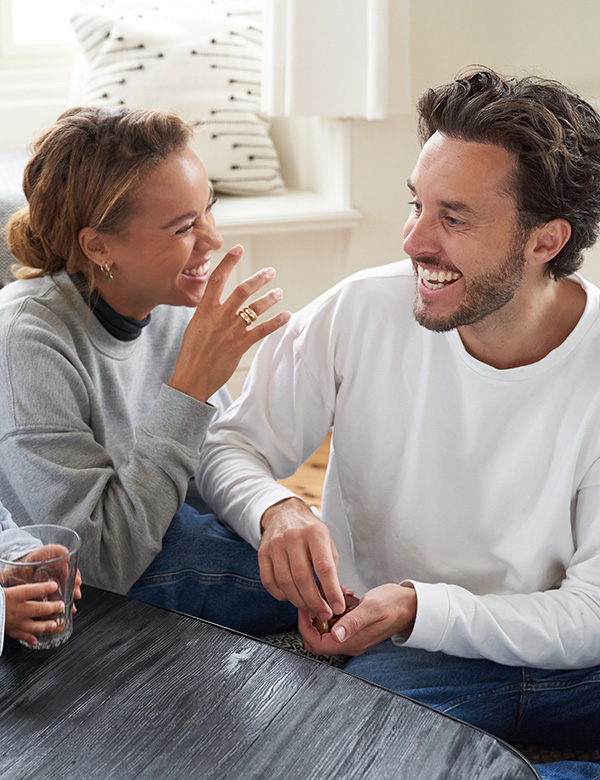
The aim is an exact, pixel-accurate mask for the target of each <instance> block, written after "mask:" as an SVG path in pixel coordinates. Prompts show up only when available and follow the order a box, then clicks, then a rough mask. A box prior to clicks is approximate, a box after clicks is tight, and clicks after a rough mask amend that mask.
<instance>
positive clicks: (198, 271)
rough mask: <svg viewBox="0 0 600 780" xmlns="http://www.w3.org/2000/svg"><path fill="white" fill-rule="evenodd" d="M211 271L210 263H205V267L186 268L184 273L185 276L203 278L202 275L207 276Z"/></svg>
mask: <svg viewBox="0 0 600 780" xmlns="http://www.w3.org/2000/svg"><path fill="white" fill-rule="evenodd" d="M208 269H209V263H205V264H204V265H198V266H196V268H186V269H185V270H184V271H183V275H184V276H202V274H205V273H206V272H207V271H208Z"/></svg>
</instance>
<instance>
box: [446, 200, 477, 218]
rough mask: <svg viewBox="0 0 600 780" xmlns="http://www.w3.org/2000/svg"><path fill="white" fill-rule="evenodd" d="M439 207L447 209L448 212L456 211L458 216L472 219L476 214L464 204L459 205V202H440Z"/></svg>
mask: <svg viewBox="0 0 600 780" xmlns="http://www.w3.org/2000/svg"><path fill="white" fill-rule="evenodd" d="M440 206H442V207H443V208H445V209H448V211H457V212H458V213H459V214H467V215H470V216H472V217H474V216H475V213H476V212H475V210H474V209H472V208H471V207H470V206H467V204H466V203H461V202H460V201H459V200H441V201H440Z"/></svg>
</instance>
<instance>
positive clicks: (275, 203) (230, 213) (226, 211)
mask: <svg viewBox="0 0 600 780" xmlns="http://www.w3.org/2000/svg"><path fill="white" fill-rule="evenodd" d="M215 216H216V219H217V223H218V225H219V231H220V232H221V233H222V234H223V235H225V236H229V235H232V234H239V233H244V234H246V235H251V234H256V233H261V234H266V233H280V232H284V231H290V230H291V231H293V230H319V229H322V230H325V229H327V230H331V229H344V228H352V227H355V226H356V225H357V224H358V221H359V219H360V213H359V212H358V211H356V210H355V209H353V208H350V207H341V206H340V205H339V204H338V203H335V202H334V201H333V200H330V199H328V198H326V197H325V196H323V195H319V194H318V193H315V192H306V191H301V190H287V191H286V192H285V193H283V194H281V195H261V196H256V197H243V198H241V197H235V196H232V195H217V205H216V206H215Z"/></svg>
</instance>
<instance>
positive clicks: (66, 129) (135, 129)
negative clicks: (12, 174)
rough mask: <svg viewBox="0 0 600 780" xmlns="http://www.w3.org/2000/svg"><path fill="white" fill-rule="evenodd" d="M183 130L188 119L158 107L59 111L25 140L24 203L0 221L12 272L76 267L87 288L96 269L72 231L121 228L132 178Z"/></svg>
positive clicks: (185, 136) (175, 143)
mask: <svg viewBox="0 0 600 780" xmlns="http://www.w3.org/2000/svg"><path fill="white" fill-rule="evenodd" d="M191 136H192V129H191V125H189V124H188V123H186V122H184V121H183V120H182V119H181V118H180V117H178V116H177V115H175V114H171V113H166V112H161V111H143V110H139V109H131V108H126V107H118V108H99V107H95V106H85V107H78V108H71V109H69V110H68V111H65V112H64V113H63V114H61V116H59V118H58V119H57V121H56V122H55V124H54V125H52V127H50V128H48V129H47V130H46V131H44V132H43V133H42V134H41V135H40V136H39V138H38V139H37V140H36V141H35V143H34V144H33V154H32V157H31V159H30V160H29V162H28V164H27V166H26V168H25V174H24V177H23V191H24V193H25V197H26V199H27V204H26V205H25V206H23V208H21V209H19V211H17V212H16V213H15V214H13V215H12V217H11V219H10V221H9V223H8V226H7V236H8V245H9V248H10V250H11V252H12V253H13V255H14V256H15V257H16V258H17V260H18V261H19V263H20V265H18V266H16V267H14V268H13V273H14V275H15V276H16V277H17V278H27V277H31V276H41V275H43V274H46V273H54V272H56V271H60V270H62V269H66V270H67V271H68V272H69V273H75V272H77V271H80V272H83V273H84V274H85V275H86V277H87V279H88V283H89V285H90V289H93V287H94V284H95V280H96V274H98V273H100V271H99V269H98V268H97V266H96V265H95V264H94V263H92V262H90V261H89V260H88V258H87V257H86V256H85V254H84V253H83V252H82V250H81V248H80V246H79V238H78V237H79V232H80V230H81V229H82V228H83V227H92V228H94V229H95V230H97V231H98V232H100V233H111V234H116V233H119V232H120V231H121V230H123V229H124V227H125V225H126V224H127V221H128V219H129V217H130V216H131V214H132V213H133V211H134V209H135V190H136V186H137V184H138V183H139V181H140V180H141V179H142V177H143V176H144V175H145V174H146V173H148V172H149V171H151V170H152V169H154V168H155V167H156V166H157V165H158V164H160V163H161V162H163V161H164V160H165V159H166V158H167V157H168V156H169V155H170V154H173V153H177V152H180V151H183V149H185V147H186V146H187V144H188V143H189V141H190V139H191Z"/></svg>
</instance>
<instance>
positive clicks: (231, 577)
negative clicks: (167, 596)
mask: <svg viewBox="0 0 600 780" xmlns="http://www.w3.org/2000/svg"><path fill="white" fill-rule="evenodd" d="M189 576H191V577H193V578H195V579H198V580H201V581H203V582H233V581H235V582H240V583H243V584H244V585H246V586H247V587H251V588H254V589H257V590H262V588H263V584H262V582H261V581H260V579H254V578H252V577H244V576H242V575H241V574H232V573H228V572H223V573H222V574H207V573H206V572H198V571H196V570H195V569H180V570H179V571H173V572H162V573H161V574H148V575H147V576H143V575H142V576H141V577H140V578H139V579H138V580H137V581H136V582H135V583H134V585H133V586H132V590H138V589H139V588H152V587H156V585H159V584H163V583H165V582H176V581H177V580H181V579H184V578H185V577H189Z"/></svg>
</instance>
